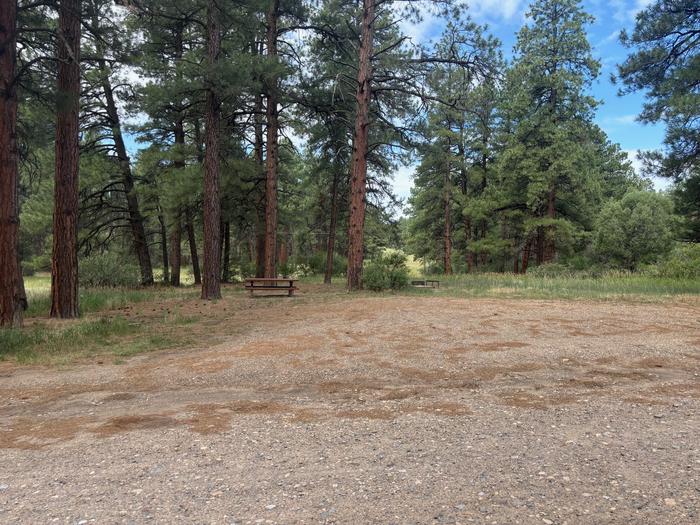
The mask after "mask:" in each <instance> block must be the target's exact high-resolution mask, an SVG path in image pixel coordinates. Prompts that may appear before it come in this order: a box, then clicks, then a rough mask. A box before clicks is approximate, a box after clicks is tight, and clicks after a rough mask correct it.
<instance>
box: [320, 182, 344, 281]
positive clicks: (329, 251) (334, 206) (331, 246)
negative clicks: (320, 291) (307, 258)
mask: <svg viewBox="0 0 700 525" xmlns="http://www.w3.org/2000/svg"><path fill="white" fill-rule="evenodd" d="M339 178H340V176H339V174H338V172H337V171H335V172H334V173H333V184H332V186H331V220H330V224H329V225H328V242H327V245H326V273H325V275H324V276H323V282H324V283H325V284H331V280H332V279H333V253H334V251H335V230H336V228H337V225H338V179H339Z"/></svg>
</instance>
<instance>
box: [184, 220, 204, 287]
mask: <svg viewBox="0 0 700 525" xmlns="http://www.w3.org/2000/svg"><path fill="white" fill-rule="evenodd" d="M193 215H194V214H193V213H192V210H190V209H188V210H187V224H186V226H185V227H186V228H187V240H188V242H189V245H190V258H191V259H192V273H193V274H194V284H202V272H201V271H200V269H199V254H198V253H197V237H196V236H195V234H194V216H193Z"/></svg>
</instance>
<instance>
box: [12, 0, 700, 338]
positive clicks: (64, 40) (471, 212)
mask: <svg viewBox="0 0 700 525" xmlns="http://www.w3.org/2000/svg"><path fill="white" fill-rule="evenodd" d="M426 14H430V15H431V16H433V15H437V16H438V17H439V18H440V19H441V20H442V21H443V31H442V34H441V35H439V36H438V37H437V38H435V40H434V41H431V42H430V43H426V42H416V41H414V40H412V39H411V38H409V37H408V36H407V35H406V34H405V33H404V32H403V30H402V28H404V27H405V23H406V22H417V21H419V20H420V18H421V17H422V16H424V15H426ZM592 21H593V20H592V17H591V16H590V15H589V14H587V13H586V12H585V11H584V9H583V8H582V6H581V4H580V2H577V1H575V0H534V1H533V2H532V4H531V6H530V8H529V13H528V16H527V18H526V22H525V24H524V25H523V27H522V29H521V30H520V32H519V33H518V35H517V43H516V46H515V49H514V52H513V55H512V58H510V59H505V58H504V52H503V50H502V48H501V44H500V42H499V41H498V40H497V39H495V38H494V37H493V36H491V35H490V34H489V31H488V28H487V27H485V26H480V25H478V24H476V23H474V22H473V21H472V20H471V19H470V18H469V10H468V8H467V7H466V6H465V5H462V4H460V3H457V2H455V1H448V0H441V1H428V0H426V1H415V2H414V1H408V2H405V1H398V0H362V1H353V0H323V1H314V2H308V1H305V0H265V1H262V0H253V1H249V0H243V1H241V2H222V1H215V0H166V1H151V0H121V1H119V0H118V1H116V2H115V1H110V0H36V1H34V0H23V1H10V0H0V116H1V117H2V119H1V121H0V161H1V162H0V269H2V271H1V272H0V325H4V326H16V325H19V324H21V319H22V311H23V310H24V309H25V308H26V294H25V293H24V286H23V274H29V273H32V272H35V271H51V275H52V285H51V311H50V315H51V316H52V317H59V318H70V317H75V316H77V315H79V293H78V290H79V286H80V280H81V279H83V281H84V282H95V281H97V282H99V281H100V279H99V278H97V279H92V281H91V278H94V276H90V275H89V273H90V272H91V271H93V272H94V271H98V272H99V271H102V272H104V271H108V272H111V273H114V274H117V273H119V272H120V270H122V269H125V268H131V267H137V268H138V275H139V281H140V283H141V284H143V285H150V284H154V283H155V282H158V281H162V282H164V283H168V284H170V285H173V286H178V285H179V284H180V282H181V274H182V268H183V267H184V266H187V267H189V268H191V271H192V273H193V275H194V280H195V282H196V283H197V284H200V285H201V287H202V298H203V299H216V298H218V297H220V294H221V291H220V283H221V282H229V281H231V280H233V279H235V278H237V277H240V276H245V275H256V276H260V277H263V276H266V277H272V276H276V275H278V274H288V273H290V272H293V271H294V268H295V267H299V266H303V267H304V268H305V269H306V270H307V271H314V272H317V273H323V274H324V276H325V281H326V282H330V281H331V279H332V278H333V276H334V275H341V274H344V275H345V276H346V279H347V285H348V288H349V289H351V290H354V289H359V288H361V287H362V283H363V264H364V261H365V259H367V258H371V257H372V256H373V255H375V254H377V253H379V252H380V251H381V249H383V248H386V247H394V248H403V249H405V250H406V251H408V252H410V253H413V254H415V255H416V256H418V257H421V258H423V259H424V260H426V261H434V264H433V265H434V266H436V267H437V268H438V269H439V270H440V271H444V272H445V273H451V272H453V271H474V270H476V269H488V270H496V271H514V272H525V271H526V270H527V268H528V267H530V266H532V265H542V264H546V263H551V262H553V261H559V262H562V261H564V262H571V261H575V264H579V265H585V264H592V263H593V262H600V263H603V264H609V265H616V266H619V267H623V268H626V269H635V268H636V267H637V266H638V265H639V264H642V263H645V262H653V260H654V257H658V256H661V255H663V254H664V253H666V252H668V250H670V249H671V248H672V245H673V242H674V241H683V240H684V241H695V242H697V241H698V240H699V239H700V218H699V214H698V210H699V208H700V204H699V202H700V198H699V197H700V177H699V176H698V173H699V172H698V169H699V168H698V153H700V146H699V144H700V138H699V133H698V127H697V121H698V115H700V112H699V106H700V103H699V101H698V97H699V95H698V91H699V87H698V86H700V53H698V49H699V48H700V8H699V7H698V5H697V3H696V2H693V1H692V0H658V1H657V2H654V3H652V4H650V5H649V6H648V7H647V8H646V10H644V11H642V12H641V13H640V14H639V15H638V17H637V20H636V26H635V29H634V31H633V33H631V34H629V35H627V34H625V33H624V32H623V34H622V37H621V38H622V40H623V42H624V43H626V44H627V45H628V46H629V47H630V55H629V58H628V59H627V60H626V61H625V62H624V63H623V64H620V65H619V66H618V71H619V86H620V89H621V91H622V92H625V91H636V90H644V91H645V92H646V93H647V94H648V98H647V101H648V103H647V104H646V106H645V108H644V112H643V114H642V115H641V116H640V118H641V119H642V120H643V121H647V122H659V121H660V122H663V123H665V124H666V127H667V134H666V141H665V143H664V145H663V146H662V148H661V149H660V150H659V151H657V152H650V153H648V154H647V155H646V157H645V159H644V160H645V169H646V172H647V173H648V174H656V175H663V176H666V177H671V178H672V179H673V180H674V182H675V185H674V187H673V190H672V191H671V192H670V193H668V194H659V193H655V192H654V191H653V190H652V188H651V184H650V182H649V180H648V179H647V178H645V177H644V176H642V174H638V173H635V172H634V170H633V169H632V166H631V164H630V162H629V159H627V156H626V154H625V153H624V152H622V151H621V149H620V147H619V146H618V145H616V144H613V143H611V142H610V140H609V139H608V138H607V137H606V135H605V133H604V131H603V130H602V129H600V128H599V127H598V126H596V125H595V123H594V116H595V111H596V108H597V106H598V105H599V101H597V100H595V99H594V98H593V97H592V96H591V94H590V87H591V84H592V82H594V81H595V80H596V78H597V77H598V76H599V74H600V64H599V62H598V61H597V60H596V58H595V57H594V56H593V54H592V51H591V46H590V43H589V42H588V39H587V36H586V27H587V26H588V25H589V24H591V23H592ZM137 151H138V154H136V152H137ZM412 163H415V164H417V166H418V167H417V171H416V176H415V187H414V190H413V192H412V196H411V198H410V199H409V202H408V207H407V208H406V215H405V216H401V217H400V215H399V214H398V213H397V212H398V210H399V209H400V206H401V205H402V203H401V202H400V200H399V199H398V198H397V197H396V195H394V193H393V190H392V182H391V177H392V174H393V173H394V172H395V171H396V169H397V168H398V167H400V166H401V165H407V164H412ZM397 217H400V218H397ZM107 281H109V279H107ZM47 313H48V312H47Z"/></svg>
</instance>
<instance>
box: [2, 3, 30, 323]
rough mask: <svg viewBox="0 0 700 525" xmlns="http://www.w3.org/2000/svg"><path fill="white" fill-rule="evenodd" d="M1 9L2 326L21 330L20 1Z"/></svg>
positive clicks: (22, 299) (25, 304)
mask: <svg viewBox="0 0 700 525" xmlns="http://www.w3.org/2000/svg"><path fill="white" fill-rule="evenodd" d="M0 7H1V9H0V269H1V270H0V327H15V328H18V327H20V326H22V318H23V314H24V310H25V309H26V307H27V298H26V295H25V293H24V280H23V279H22V269H21V267H20V261H19V153H18V150H17V84H16V82H15V80H16V79H15V75H16V71H15V69H16V56H17V55H16V50H17V2H16V1H15V0H10V1H5V2H2V3H0Z"/></svg>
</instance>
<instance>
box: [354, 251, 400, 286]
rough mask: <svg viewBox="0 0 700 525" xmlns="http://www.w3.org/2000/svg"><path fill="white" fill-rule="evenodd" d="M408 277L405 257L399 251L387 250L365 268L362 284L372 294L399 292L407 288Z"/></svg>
mask: <svg viewBox="0 0 700 525" xmlns="http://www.w3.org/2000/svg"><path fill="white" fill-rule="evenodd" d="M408 275H409V270H408V267H407V266H406V255H405V254H404V253H403V252H401V251H397V250H387V251H386V252H384V254H383V255H381V256H379V257H375V258H374V259H373V260H372V261H370V262H369V263H368V264H367V265H366V266H365V268H364V276H363V283H364V286H365V288H367V289H368V290H372V291H374V292H381V291H382V290H386V289H391V290H400V289H401V288H405V287H406V286H408Z"/></svg>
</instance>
